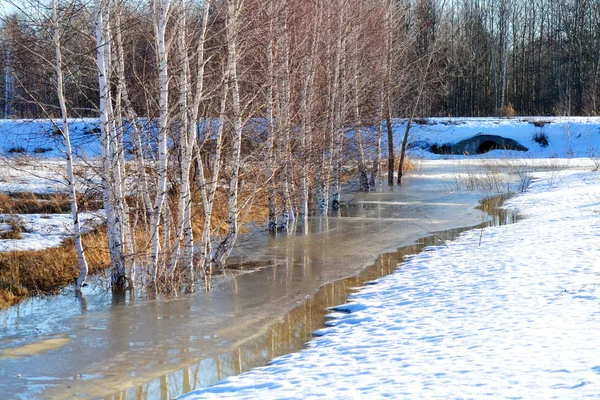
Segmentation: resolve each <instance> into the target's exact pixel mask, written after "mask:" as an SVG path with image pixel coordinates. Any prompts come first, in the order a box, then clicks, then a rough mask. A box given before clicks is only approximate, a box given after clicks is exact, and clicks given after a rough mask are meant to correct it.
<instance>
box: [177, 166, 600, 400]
mask: <svg viewBox="0 0 600 400" xmlns="http://www.w3.org/2000/svg"><path fill="white" fill-rule="evenodd" d="M537 178H539V179H540V180H538V181H536V182H534V183H533V185H532V186H531V188H530V190H529V191H528V192H527V193H525V194H522V195H520V196H518V197H516V198H514V199H513V200H511V201H509V203H508V204H507V206H508V207H511V208H516V209H519V210H520V212H521V213H522V214H523V215H524V216H526V217H527V218H526V219H525V220H523V221H521V222H519V223H517V224H514V225H508V226H499V227H494V228H486V229H485V230H484V231H477V230H476V231H470V232H467V233H466V234H464V235H463V236H461V237H460V238H459V239H458V240H456V241H454V242H451V243H448V248H445V247H444V248H438V249H436V251H428V252H423V253H421V254H418V255H415V256H413V257H411V258H410V259H409V260H408V261H407V262H406V263H404V264H403V265H402V266H401V268H399V269H398V270H397V271H396V272H395V273H394V274H392V275H390V276H387V277H384V278H381V279H379V280H378V281H376V282H375V283H376V284H373V285H368V286H367V287H364V288H362V289H360V291H358V292H357V293H356V294H355V295H353V296H351V298H350V301H349V303H348V304H347V305H345V306H342V307H340V309H341V310H343V311H346V312H347V313H342V312H339V310H338V312H336V313H334V316H335V318H334V319H333V320H332V322H331V324H330V326H328V327H327V328H325V329H322V330H321V331H319V332H318V336H317V337H316V338H315V339H314V340H313V341H311V342H310V343H309V347H308V348H307V349H306V350H303V351H301V352H299V353H295V354H291V355H287V356H284V357H281V358H278V359H275V360H274V361H273V362H272V364H271V365H269V366H266V367H263V368H258V369H255V370H252V371H250V372H247V373H245V374H242V375H240V376H237V377H231V378H227V379H226V380H224V381H223V382H222V383H220V384H217V385H216V386H213V387H211V388H208V389H202V390H197V391H194V392H191V393H190V394H188V395H184V396H183V397H182V398H183V399H199V398H202V399H205V398H219V399H221V398H236V399H238V398H248V399H250V398H252V399H254V398H312V397H325V398H383V397H396V398H397V397H405V398H481V397H494V398H497V397H510V398H582V397H596V396H597V394H598V393H600V340H599V339H598V335H597V333H598V331H599V330H600V308H599V305H598V304H599V302H600V275H599V271H598V267H599V266H600V265H599V263H600V261H598V260H600V215H599V213H600V175H598V173H593V172H572V171H563V172H560V174H558V175H555V176H554V178H553V179H541V178H544V176H543V175H541V173H540V174H539V175H537Z"/></svg>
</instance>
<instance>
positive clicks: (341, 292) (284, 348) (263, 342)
mask: <svg viewBox="0 0 600 400" xmlns="http://www.w3.org/2000/svg"><path fill="white" fill-rule="evenodd" d="M504 200H505V198H500V197H499V198H492V199H488V200H486V201H484V202H482V206H481V208H482V210H484V211H485V212H486V213H487V214H488V215H490V216H491V219H490V220H489V222H488V223H486V225H490V224H491V225H504V224H506V223H511V222H514V221H515V220H516V219H517V216H516V215H515V214H514V213H510V212H507V211H505V210H501V209H500V208H499V207H500V206H501V205H502V202H503V201H504ZM468 229H472V228H461V229H452V230H447V231H443V232H436V233H435V234H434V235H432V236H429V237H425V238H423V239H420V240H419V241H418V242H417V243H416V244H414V245H411V246H405V247H402V248H400V249H398V250H397V251H395V252H390V253H385V254H383V255H381V256H380V257H379V258H377V260H376V261H375V263H374V264H373V265H371V266H370V267H368V268H366V269H364V270H362V271H360V272H359V273H358V274H356V275H354V276H351V277H348V278H346V279H342V280H339V281H336V282H333V283H329V284H326V285H324V286H322V287H321V288H320V289H319V290H318V291H317V293H316V294H315V295H314V296H313V297H311V298H309V299H307V300H306V301H305V302H304V303H303V304H301V305H299V306H298V307H296V308H294V309H293V310H291V311H290V312H289V313H288V314H287V315H286V316H285V317H284V318H283V319H281V320H280V321H279V322H278V323H276V324H274V325H272V326H271V327H269V328H268V329H267V330H266V331H265V332H262V333H260V334H258V335H256V336H255V337H253V338H252V339H249V340H247V341H246V342H245V343H243V344H241V345H240V346H239V347H237V348H236V349H235V350H234V351H232V352H228V353H225V354H221V355H220V356H218V357H214V358H207V359H203V360H200V361H198V362H197V363H195V364H193V365H191V366H189V367H186V368H183V369H181V370H178V371H176V372H173V373H171V374H169V375H164V376H162V377H160V378H157V379H155V380H153V381H151V382H148V383H146V384H144V385H142V386H139V387H136V388H132V389H129V390H126V391H123V392H121V393H119V394H117V395H114V396H111V397H107V399H111V400H117V399H118V400H121V399H147V398H160V399H169V398H173V397H176V396H178V395H180V394H182V393H186V392H189V391H191V390H194V389H196V388H202V387H208V386H210V385H213V384H215V383H216V382H218V381H220V380H222V379H224V378H226V377H228V376H233V375H238V374H241V373H242V372H245V371H248V370H250V369H252V368H255V367H259V366H263V365H266V364H267V363H268V362H269V361H270V360H272V359H274V358H276V357H280V356H282V355H285V354H289V353H292V352H295V351H298V350H300V349H302V348H304V346H305V344H306V342H308V341H309V340H310V339H311V338H312V335H313V332H315V331H316V330H318V329H320V328H322V327H323V326H324V324H325V320H326V316H327V314H328V313H329V310H328V309H330V308H331V307H334V306H336V305H340V304H343V303H345V302H346V299H347V298H348V295H350V294H351V293H352V292H354V291H355V290H357V289H358V288H360V287H361V286H363V285H364V284H365V283H366V282H370V281H372V280H374V279H377V278H379V277H382V276H386V275H389V274H391V273H392V272H393V271H394V270H395V269H396V268H398V265H399V264H400V263H401V262H402V261H403V258H404V256H406V255H410V254H416V253H418V252H420V251H421V250H422V249H423V248H424V247H426V246H435V245H443V244H444V243H445V242H446V241H448V240H452V239H454V238H456V237H457V236H458V235H459V234H460V233H461V232H464V231H466V230H468ZM288 258H289V257H288ZM309 259H310V257H306V254H303V260H304V262H305V265H304V268H305V269H306V268H308V266H307V265H306V264H307V263H308V260H309Z"/></svg>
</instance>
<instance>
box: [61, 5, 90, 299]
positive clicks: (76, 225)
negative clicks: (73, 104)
mask: <svg viewBox="0 0 600 400" xmlns="http://www.w3.org/2000/svg"><path fill="white" fill-rule="evenodd" d="M56 2H57V0H52V33H53V35H52V40H53V42H54V50H55V54H56V58H55V71H56V91H57V93H56V94H57V96H58V103H59V105H60V113H61V118H62V125H61V126H60V129H59V131H60V134H61V136H62V138H63V143H64V146H65V157H66V164H67V185H68V188H69V196H70V200H71V218H72V219H73V236H74V239H75V250H76V251H77V260H78V262H79V276H78V277H77V281H76V283H75V285H76V289H77V290H78V291H80V290H81V288H82V286H83V284H84V283H85V280H86V278H87V275H88V264H87V260H86V258H85V250H84V248H83V243H82V241H81V222H80V220H79V211H78V208H77V191H76V187H75V176H74V174H73V149H72V147H71V135H70V133H69V115H68V111H67V100H66V98H65V91H64V72H63V61H62V47H61V24H60V22H61V19H60V18H59V13H58V7H57V4H56Z"/></svg>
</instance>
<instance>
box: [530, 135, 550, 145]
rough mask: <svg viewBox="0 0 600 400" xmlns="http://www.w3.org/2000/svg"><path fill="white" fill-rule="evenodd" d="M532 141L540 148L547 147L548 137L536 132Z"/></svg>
mask: <svg viewBox="0 0 600 400" xmlns="http://www.w3.org/2000/svg"><path fill="white" fill-rule="evenodd" d="M533 141H534V142H536V143H538V144H539V145H540V146H542V147H548V136H546V134H545V133H544V132H536V133H535V134H534V135H533Z"/></svg>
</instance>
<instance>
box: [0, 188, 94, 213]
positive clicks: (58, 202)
mask: <svg viewBox="0 0 600 400" xmlns="http://www.w3.org/2000/svg"><path fill="white" fill-rule="evenodd" d="M78 205H79V208H80V209H81V210H82V211H90V210H98V209H100V208H101V206H102V204H101V201H100V200H99V199H98V200H90V199H87V198H84V197H83V196H79V198H78ZM69 212H71V202H70V200H69V196H68V195H66V194H63V193H53V194H35V193H16V194H14V195H7V194H0V214H62V213H69Z"/></svg>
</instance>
